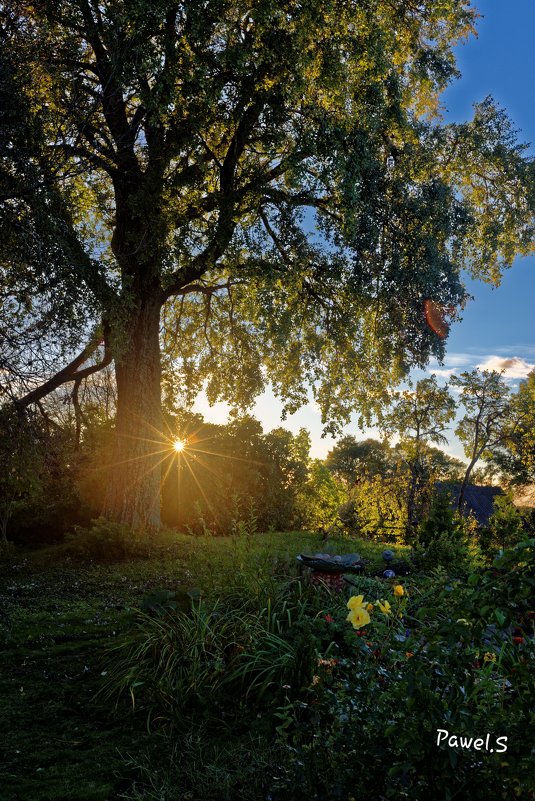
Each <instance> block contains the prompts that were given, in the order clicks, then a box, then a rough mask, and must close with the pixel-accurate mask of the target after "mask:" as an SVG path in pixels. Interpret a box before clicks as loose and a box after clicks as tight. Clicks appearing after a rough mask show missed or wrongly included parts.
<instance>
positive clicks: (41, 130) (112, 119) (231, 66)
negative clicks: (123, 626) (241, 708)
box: [0, 0, 535, 529]
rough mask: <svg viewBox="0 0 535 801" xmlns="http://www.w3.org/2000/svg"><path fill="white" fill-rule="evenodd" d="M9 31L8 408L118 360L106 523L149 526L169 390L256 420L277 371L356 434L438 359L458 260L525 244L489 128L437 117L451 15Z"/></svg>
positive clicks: (173, 9) (210, 10)
mask: <svg viewBox="0 0 535 801" xmlns="http://www.w3.org/2000/svg"><path fill="white" fill-rule="evenodd" d="M0 15H1V22H2V24H1V26H0V31H1V33H0V36H1V47H0V57H1V63H0V67H1V79H0V91H1V96H0V107H1V108H2V119H1V129H0V136H1V142H0V144H1V145H2V159H1V160H0V180H1V185H0V198H1V200H2V203H1V206H0V215H1V218H0V222H1V223H2V230H3V231H4V230H6V231H8V235H6V236H3V237H2V240H1V241H0V257H1V258H0V270H1V275H2V279H3V280H2V284H3V289H2V296H1V298H0V300H1V304H2V306H1V310H2V311H3V313H4V317H3V319H2V321H1V322H0V330H1V331H3V332H4V333H7V339H6V341H7V345H6V346H5V347H4V348H3V351H2V354H3V355H2V359H3V360H4V361H5V364H6V365H7V366H8V368H9V376H10V378H9V381H8V382H7V381H6V383H7V386H8V390H6V394H7V395H8V396H9V397H10V398H12V399H15V400H16V402H17V405H18V407H19V408H20V409H24V408H27V407H29V406H31V405H33V404H37V403H38V402H39V401H41V400H42V399H43V398H44V397H45V396H46V395H47V394H49V393H50V392H53V391H55V390H57V388H58V387H60V386H62V385H63V384H65V383H74V384H76V383H77V382H79V381H80V380H82V379H83V377H85V376H87V375H88V374H90V373H94V372H96V371H98V370H100V369H102V368H105V367H107V366H108V365H109V364H111V363H113V368H114V372H115V378H116V386H117V415H116V431H115V433H116V439H115V457H114V458H115V462H116V463H117V464H120V465H121V469H120V470H116V471H113V473H111V475H110V480H109V482H108V485H107V498H106V503H105V512H106V515H107V516H108V517H110V518H112V519H115V520H118V521H121V522H124V523H127V524H129V525H135V526H137V525H143V526H146V527H147V528H153V529H154V528H157V527H158V525H159V523H160V485H161V481H160V479H161V458H162V456H161V451H162V449H165V448H170V447H171V445H170V442H169V441H168V439H167V436H166V432H165V431H164V427H163V424H162V408H161V400H162V398H161V394H162V381H163V383H164V384H165V386H166V387H167V388H171V389H173V391H174V390H177V391H179V392H180V393H181V395H182V398H183V399H185V400H186V401H191V399H192V397H194V396H195V394H196V393H197V391H198V390H199V389H200V388H202V387H203V386H206V389H207V393H208V396H209V398H210V400H216V399H218V398H224V399H227V400H230V401H231V402H232V403H235V404H237V405H240V406H242V407H243V408H247V406H248V405H249V404H250V403H251V401H252V398H253V397H254V396H255V395H256V394H257V393H258V392H260V391H261V390H262V388H263V386H264V384H265V381H266V380H270V381H271V382H272V383H273V386H274V387H275V390H276V392H277V393H278V394H279V395H280V396H281V397H283V398H284V399H285V402H286V408H287V410H288V411H292V410H293V409H295V408H296V407H297V406H299V405H300V404H302V403H303V402H305V401H306V398H307V388H308V387H310V386H311V387H313V391H314V393H315V396H316V401H317V403H318V404H319V406H320V407H321V410H322V417H323V420H324V422H325V423H327V422H328V423H330V424H331V425H334V424H335V423H336V422H337V421H338V422H340V421H342V422H344V421H347V420H348V419H349V416H350V414H351V412H352V411H353V410H354V409H355V408H357V409H358V411H359V413H360V414H361V416H362V418H363V419H366V418H367V417H368V416H369V414H370V411H371V410H372V409H373V408H377V406H379V405H381V404H382V403H383V402H384V401H385V399H386V397H387V388H388V387H389V386H390V385H391V384H392V383H394V382H396V381H397V380H399V379H400V378H401V377H402V376H403V375H405V374H406V373H407V371H408V369H409V368H410V366H411V365H413V364H418V365H423V364H425V363H426V361H427V360H428V358H429V357H430V356H431V355H434V356H437V357H441V356H442V355H443V353H444V337H445V335H446V333H447V328H448V326H447V322H445V321H444V319H443V318H444V317H447V318H450V317H451V316H452V314H454V311H452V310H453V309H454V308H455V307H457V306H459V305H462V304H463V302H464V300H465V298H466V292H465V290H464V287H463V286H462V283H461V279H460V272H461V269H462V268H463V267H467V268H468V269H469V270H470V271H471V272H472V274H474V275H475V276H478V277H482V278H484V279H485V280H490V281H497V280H498V278H499V275H500V272H501V270H502V268H503V267H506V266H508V265H510V264H511V263H512V261H513V258H514V256H515V254H516V253H518V252H522V253H525V252H528V251H529V250H530V247H531V243H532V238H533V199H534V196H535V192H534V181H533V175H534V173H533V169H532V162H531V160H530V159H529V158H527V156H526V154H525V152H524V148H523V147H522V146H520V145H518V143H517V141H516V136H515V133H514V131H513V129H512V127H511V124H510V122H509V120H508V119H507V117H506V115H505V114H504V113H503V112H502V111H500V110H499V109H497V108H496V107H495V106H494V104H493V103H492V101H491V100H490V99H487V100H485V101H484V102H483V103H481V104H479V105H478V106H477V107H476V112H475V115H474V118H473V120H472V121H470V122H468V123H466V124H456V125H443V124H441V123H440V122H439V121H437V120H438V115H437V114H436V112H437V110H438V108H439V95H440V92H441V91H442V90H443V89H444V88H445V87H446V86H447V84H448V83H449V81H450V80H451V79H452V77H454V76H455V75H456V74H457V73H456V69H455V61H454V55H453V48H454V46H455V45H456V44H457V43H458V42H459V41H460V40H462V39H463V38H464V37H466V36H467V35H468V34H469V33H470V32H471V31H472V29H473V24H474V20H475V17H476V12H475V9H473V8H472V7H471V5H470V4H469V3H468V2H467V0H466V1H465V0H442V2H440V3H438V2H436V0H423V1H422V2H420V3H418V4H408V3H407V2H406V0H370V2H368V3H366V4H362V3H361V2H357V1H356V0H349V2H341V0H308V2H306V3H303V2H297V0H290V2H288V3H284V4H282V6H281V4H279V3H274V2H272V0H252V2H251V3H249V4H245V5H244V4H242V3H239V2H237V0H224V2H222V0H205V2H194V3H191V2H189V3H188V2H175V0H157V1H156V2H155V1H154V0H137V1H136V2H131V3H127V2H122V1H115V0H114V1H113V2H112V0H103V1H102V2H96V1H95V0H38V1H37V2H33V3H26V2H20V0H7V2H4V3H2V5H1V7H0ZM433 115H435V117H434V118H433ZM312 220H313V224H315V225H317V227H318V229H319V231H320V233H321V237H312V236H310V227H311V221H312ZM425 303H427V305H428V306H429V304H432V308H433V309H434V310H435V311H437V310H438V317H439V318H440V319H439V322H438V324H436V323H433V320H434V319H435V317H437V314H433V315H428V319H427V320H426V318H425V316H424V313H423V307H424V304H425ZM448 310H449V311H448ZM7 321H9V322H7ZM80 341H82V342H84V343H85V344H84V345H83V346H81V347H80V345H79V343H80ZM75 346H76V348H77V350H75ZM282 354H284V355H283V356H282ZM58 366H59V370H58ZM0 367H2V369H4V366H3V365H0Z"/></svg>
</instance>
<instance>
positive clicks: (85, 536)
mask: <svg viewBox="0 0 535 801" xmlns="http://www.w3.org/2000/svg"><path fill="white" fill-rule="evenodd" d="M62 552H63V554H64V555H66V556H69V557H71V558H72V559H74V560H75V561H77V560H79V561H87V562H121V561H124V560H126V559H134V558H140V557H148V556H150V539H149V536H148V535H147V534H146V532H144V531H142V530H134V529H131V528H130V527H129V526H126V525H123V524H121V523H113V522H111V521H110V520H106V519H105V518H103V517H101V518H98V520H94V521H93V524H92V526H91V527H90V528H83V527H82V526H75V533H74V534H68V535H67V536H66V542H65V545H64V546H63V548H62Z"/></svg>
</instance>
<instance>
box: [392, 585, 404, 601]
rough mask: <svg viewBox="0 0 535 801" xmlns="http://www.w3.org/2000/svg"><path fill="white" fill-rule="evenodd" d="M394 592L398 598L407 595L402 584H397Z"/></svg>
mask: <svg viewBox="0 0 535 801" xmlns="http://www.w3.org/2000/svg"><path fill="white" fill-rule="evenodd" d="M393 592H394V595H395V596H396V598H401V596H402V595H405V590H404V589H403V587H402V586H401V584H396V586H395V587H394V590H393Z"/></svg>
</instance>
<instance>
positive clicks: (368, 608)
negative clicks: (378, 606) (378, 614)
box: [366, 604, 375, 612]
mask: <svg viewBox="0 0 535 801" xmlns="http://www.w3.org/2000/svg"><path fill="white" fill-rule="evenodd" d="M366 609H367V611H368V612H373V610H374V609H375V607H374V605H373V604H368V605H367V606H366Z"/></svg>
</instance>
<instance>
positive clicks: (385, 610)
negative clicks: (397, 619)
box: [377, 601, 392, 615]
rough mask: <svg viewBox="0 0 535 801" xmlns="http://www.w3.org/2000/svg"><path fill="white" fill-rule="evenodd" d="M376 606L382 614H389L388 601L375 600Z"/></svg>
mask: <svg viewBox="0 0 535 801" xmlns="http://www.w3.org/2000/svg"><path fill="white" fill-rule="evenodd" d="M377 606H378V607H379V609H380V610H381V612H382V613H383V615H389V614H390V612H391V611H392V610H391V608H390V604H389V603H388V601H377Z"/></svg>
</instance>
